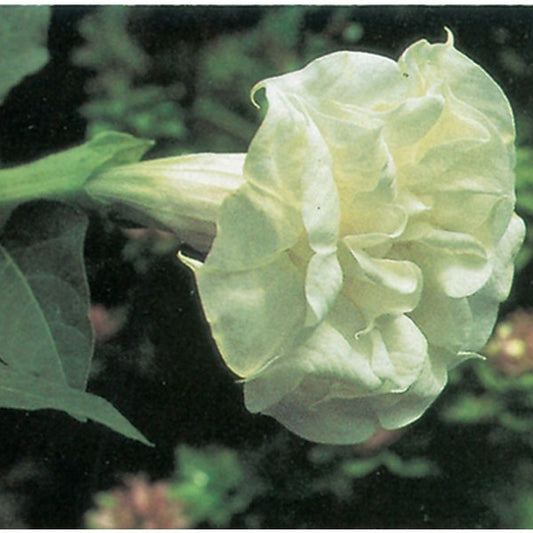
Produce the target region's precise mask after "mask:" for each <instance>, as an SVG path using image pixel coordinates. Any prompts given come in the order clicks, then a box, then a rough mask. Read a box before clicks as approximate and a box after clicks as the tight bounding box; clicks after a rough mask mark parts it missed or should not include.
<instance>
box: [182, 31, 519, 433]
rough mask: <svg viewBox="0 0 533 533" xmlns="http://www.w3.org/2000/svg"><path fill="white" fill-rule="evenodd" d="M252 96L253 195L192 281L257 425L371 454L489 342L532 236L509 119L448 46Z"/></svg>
mask: <svg viewBox="0 0 533 533" xmlns="http://www.w3.org/2000/svg"><path fill="white" fill-rule="evenodd" d="M259 88H264V89H265V90H266V97H267V99H268V112H267V115H266V118H265V120H264V122H263V124H262V126H261V128H260V129H259V131H258V133H257V135H256V137H255V138H254V140H253V142H252V144H251V146H250V150H249V152H248V154H247V156H246V160H245V165H244V178H245V180H246V183H245V184H244V185H243V186H242V187H241V188H240V189H238V190H237V191H236V192H234V193H232V194H230V195H229V196H228V197H227V198H226V199H225V201H224V202H223V204H222V207H221V210H220V213H219V218H218V232H217V236H216V238H215V241H214V243H213V247H212V249H211V252H210V253H209V255H208V257H207V260H206V261H205V263H204V264H200V263H198V262H191V261H189V264H191V265H192V266H193V268H194V269H195V272H196V278H197V283H198V287H199V291H200V296H201V300H202V304H203V307H204V310H205V314H206V316H207V319H208V321H209V323H210V325H211V330H212V334H213V337H214V338H215V340H216V342H217V345H218V348H219V350H220V352H221V354H222V357H223V358H224V361H225V362H226V364H227V365H228V366H229V368H230V369H232V370H233V371H234V372H235V373H236V374H237V375H239V376H241V377H242V378H243V379H244V383H245V384H244V391H245V401H246V405H247V407H248V409H249V410H250V411H252V412H262V413H265V414H268V415H271V416H273V417H275V418H276V419H277V420H278V421H279V422H281V423H282V424H284V425H285V426H286V427H287V428H288V429H290V430H292V431H293V432H295V433H297V434H298V435H300V436H302V437H304V438H307V439H310V440H313V441H318V442H327V443H338V444H347V443H355V442H360V441H363V440H365V439H367V438H368V437H370V436H371V435H372V434H373V433H374V432H375V431H376V429H377V427H379V426H382V427H384V428H387V429H394V428H398V427H402V426H404V425H406V424H409V423H410V422H412V421H414V420H416V419H417V418H418V417H420V416H421V414H422V413H423V412H424V411H425V410H426V408H427V407H428V406H429V405H430V404H431V403H432V402H433V400H434V399H435V398H436V397H437V395H438V394H439V393H440V391H441V390H442V388H443V387H444V385H445V383H446V377H447V370H448V369H449V368H450V367H452V366H454V365H455V364H457V363H458V362H460V361H462V360H464V359H466V358H468V357H471V356H473V355H474V352H476V351H477V350H479V349H481V347H482V346H483V345H484V343H485V342H486V340H487V338H488V336H489V334H490V332H491V330H492V327H493V325H494V322H495V320H496V314H497V310H498V303H499V302H500V301H502V300H503V299H505V298H506V296H507V294H508V292H509V288H510V284H511V279H512V273H513V265H512V261H513V258H514V255H515V254H516V251H517V249H518V247H519V245H520V243H521V242H522V239H523V233H524V226H523V222H522V221H521V220H520V219H519V218H518V217H517V216H516V215H513V208H514V202H515V198H514V174H513V165H514V147H513V141H514V122H513V116H512V111H511V108H510V106H509V103H508V101H507V99H506V98H505V95H504V94H503V92H502V90H501V89H500V88H499V87H498V86H497V85H496V83H495V82H494V81H493V80H492V79H491V78H490V77H489V76H488V75H487V74H486V73H485V72H484V71H483V70H482V69H481V68H480V67H479V66H478V65H476V64H475V63H474V62H472V61H471V60H470V59H468V58H467V57H466V56H464V55H462V54H461V53H460V52H458V51H457V50H456V49H455V48H454V46H453V39H452V36H451V34H449V35H448V41H447V42H446V43H445V44H436V45H430V44H429V43H428V42H426V41H419V42H417V43H415V44H413V45H412V46H411V47H409V48H408V49H407V50H406V51H405V53H404V54H403V55H402V57H401V58H400V60H399V61H398V62H397V63H396V62H394V61H392V60H390V59H387V58H385V57H381V56H377V55H372V54H366V53H355V52H338V53H334V54H331V55H328V56H325V57H322V58H320V59H317V60H316V61H313V62H312V63H311V64H310V65H308V66H307V67H306V68H304V69H302V70H300V71H297V72H293V73H289V74H286V75H283V76H279V77H276V78H271V79H267V80H265V81H262V82H261V83H259V84H258V86H257V87H256V88H255V89H256V90H257V89H259Z"/></svg>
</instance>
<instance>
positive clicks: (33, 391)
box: [0, 366, 150, 445]
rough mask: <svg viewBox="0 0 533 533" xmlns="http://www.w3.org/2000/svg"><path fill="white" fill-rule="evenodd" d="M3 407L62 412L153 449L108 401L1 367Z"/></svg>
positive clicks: (0, 387)
mask: <svg viewBox="0 0 533 533" xmlns="http://www.w3.org/2000/svg"><path fill="white" fill-rule="evenodd" d="M0 407H8V408H13V409H27V410H36V409H58V410H60V411H66V412H68V413H69V414H70V415H72V416H73V417H75V418H77V419H78V420H80V421H85V420H87V419H91V420H94V421H95V422H99V423H100V424H103V425H105V426H108V427H109V428H111V429H113V430H114V431H117V432H118V433H121V434H122V435H124V436H126V437H129V438H130V439H134V440H138V441H140V442H142V443H143V444H147V445H150V442H149V441H147V440H146V439H145V438H144V436H143V435H142V434H141V433H140V432H139V431H137V429H135V428H134V427H133V426H132V425H131V424H130V423H129V422H128V420H127V419H126V418H124V417H123V416H122V415H121V414H120V413H119V412H118V411H117V410H116V409H115V408H114V407H113V406H112V405H111V404H110V403H109V402H108V401H106V400H104V399H103V398H100V397H98V396H95V395H94V394H89V393H87V392H82V391H79V390H76V389H72V388H70V387H68V386H66V385H62V384H60V383H54V382H51V381H48V380H46V379H42V378H40V377H36V376H32V375H30V374H29V373H23V372H18V371H13V370H11V369H9V368H8V367H6V366H3V367H0Z"/></svg>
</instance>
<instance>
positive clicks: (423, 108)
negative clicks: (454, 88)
mask: <svg viewBox="0 0 533 533" xmlns="http://www.w3.org/2000/svg"><path fill="white" fill-rule="evenodd" d="M443 108H444V98H443V97H442V96H440V95H436V96H433V95H431V96H423V97H420V98H409V99H407V100H406V101H405V102H403V103H402V104H401V105H399V106H398V107H397V108H396V109H395V110H394V111H391V112H390V113H389V114H388V115H387V117H386V121H385V126H384V128H383V135H384V137H385V140H386V142H387V146H388V147H389V148H390V149H398V148H401V147H404V146H408V145H412V144H414V143H416V142H417V141H419V140H420V139H421V138H422V137H424V136H425V135H426V134H427V132H428V131H429V130H430V129H431V128H432V127H433V126H434V125H435V123H436V122H437V120H438V119H439V117H440V115H441V113H442V110H443Z"/></svg>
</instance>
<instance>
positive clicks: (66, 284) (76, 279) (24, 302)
mask: <svg viewBox="0 0 533 533" xmlns="http://www.w3.org/2000/svg"><path fill="white" fill-rule="evenodd" d="M86 226H87V220H86V217H85V215H83V214H82V213H80V212H78V211H77V210H76V209H74V208H72V207H68V206H66V205H63V204H59V203H51V202H36V203H33V204H30V205H24V206H21V207H19V209H18V210H16V211H15V212H14V213H13V215H12V217H11V219H10V220H9V222H8V223H7V225H6V227H5V230H4V234H3V238H2V241H3V243H4V244H5V247H0V295H1V298H0V362H1V363H3V364H2V365H0V407H9V408H18V409H46V408H53V409H60V410H62V411H65V412H67V413H69V414H71V415H72V416H74V417H75V418H77V419H80V420H85V419H87V418H90V419H92V420H95V421H97V422H100V423H102V424H105V425H107V426H109V427H110V428H112V429H114V430H115V431H118V432H120V433H122V434H124V435H126V436H128V437H131V438H135V439H138V440H141V441H142V442H146V440H145V439H144V437H142V435H140V434H139V432H138V431H137V430H136V429H135V428H134V427H133V426H132V425H131V424H130V423H129V422H128V421H127V420H126V419H125V418H124V417H123V416H122V415H121V414H120V413H119V412H118V411H116V409H114V408H113V407H112V406H111V405H110V404H109V403H108V402H106V401H105V400H103V399H101V398H98V397H96V396H94V395H91V394H87V393H86V392H84V389H85V385H86V380H87V373H88V368H89V364H90V361H91V357H92V353H93V338H92V330H91V326H90V323H89V320H88V311H89V294H88V289H87V285H86V281H85V271H84V266H83V256H82V252H83V240H84V234H85V230H86Z"/></svg>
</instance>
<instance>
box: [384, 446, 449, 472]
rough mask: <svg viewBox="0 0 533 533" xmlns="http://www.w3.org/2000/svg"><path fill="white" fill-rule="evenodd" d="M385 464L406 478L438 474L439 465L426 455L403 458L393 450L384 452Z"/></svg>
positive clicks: (391, 470) (390, 469)
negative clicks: (425, 456)
mask: <svg viewBox="0 0 533 533" xmlns="http://www.w3.org/2000/svg"><path fill="white" fill-rule="evenodd" d="M382 458H383V464H384V465H385V466H386V467H387V468H388V469H389V471H390V472H391V473H393V474H396V475H397V476H399V477H406V478H421V477H426V476H433V475H436V474H438V472H439V470H438V467H437V466H436V465H435V464H434V463H433V462H431V461H430V460H429V459H425V458H424V457H414V458H413V459H402V458H401V457H400V456H399V455H396V454H395V453H393V452H391V451H386V452H384V453H383V454H382Z"/></svg>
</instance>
